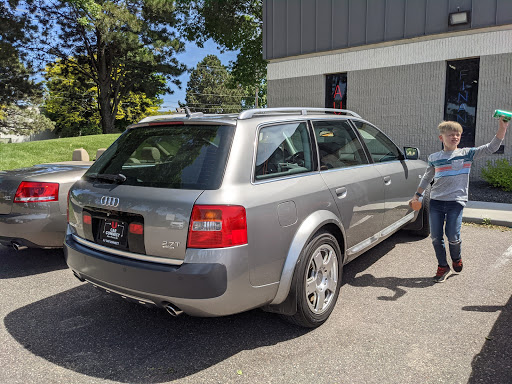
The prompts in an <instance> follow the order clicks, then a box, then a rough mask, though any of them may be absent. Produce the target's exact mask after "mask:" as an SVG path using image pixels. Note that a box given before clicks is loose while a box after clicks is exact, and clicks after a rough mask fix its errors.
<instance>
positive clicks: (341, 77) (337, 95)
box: [325, 73, 347, 109]
mask: <svg viewBox="0 0 512 384" xmlns="http://www.w3.org/2000/svg"><path fill="white" fill-rule="evenodd" d="M325 78H326V83H325V107H326V108H335V109H347V74H346V73H337V74H335V75H327V76H326V77H325Z"/></svg>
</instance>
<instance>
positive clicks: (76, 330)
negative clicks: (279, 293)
mask: <svg viewBox="0 0 512 384" xmlns="http://www.w3.org/2000/svg"><path fill="white" fill-rule="evenodd" d="M4 324H5V327H6V329H7V330H8V332H9V333H10V334H11V335H12V337H13V338H14V339H15V340H16V341H17V342H19V343H20V344H21V345H22V346H23V347H24V348H26V349H27V350H28V351H30V352H32V353H33V354H35V355H36V356H39V357H42V358H44V359H46V360H48V361H50V362H51V363H53V364H56V365H58V366H61V367H64V368H66V369H70V370H73V371H75V372H78V373H81V374H84V375H87V376H90V377H95V378H100V379H106V380H113V381H119V382H130V383H160V382H167V381H172V380H176V379H179V378H183V377H187V376H190V375H193V374H194V373H197V372H199V371H202V370H204V369H207V368H209V367H211V366H214V365H215V364H218V363H219V362H221V361H223V360H225V359H228V358H230V357H232V356H234V355H236V354H237V353H239V352H241V351H244V350H251V349H255V348H259V347H262V346H268V345H274V344H277V343H280V342H282V341H286V340H290V339H293V338H296V337H300V336H302V335H304V334H306V333H307V332H308V331H309V330H307V329H304V328H299V327H296V326H293V325H291V324H288V323H285V322H284V321H282V320H281V319H280V318H279V317H278V316H276V315H273V314H270V313H265V312H263V311H261V310H253V311H249V312H245V313H241V314H238V315H232V316H226V317H221V318H197V317H196V318H195V317H189V316H186V315H182V316H180V317H177V318H175V317H171V316H170V315H169V314H167V313H166V312H165V311H164V310H162V309H156V308H146V307H144V306H142V305H138V304H132V303H129V302H125V301H124V300H122V299H121V298H117V297H114V296H110V295H108V294H105V293H102V292H100V291H98V290H96V289H94V288H93V287H92V286H91V285H88V284H84V285H81V286H79V287H76V288H73V289H70V290H68V291H65V292H63V293H60V294H58V295H55V296H51V297H49V298H46V299H44V300H40V301H38V302H35V303H32V304H30V305H27V306H25V307H22V308H19V309H17V310H15V311H13V312H11V313H9V314H8V315H7V316H6V317H5V319H4ZM234 374H235V375H236V372H235V373H234Z"/></svg>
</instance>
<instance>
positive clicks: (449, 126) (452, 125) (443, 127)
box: [437, 121, 462, 135]
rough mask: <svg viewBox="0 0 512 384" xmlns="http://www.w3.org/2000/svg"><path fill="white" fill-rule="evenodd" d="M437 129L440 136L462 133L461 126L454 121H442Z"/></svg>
mask: <svg viewBox="0 0 512 384" xmlns="http://www.w3.org/2000/svg"><path fill="white" fill-rule="evenodd" d="M437 129H439V133H440V134H441V135H442V134H444V133H447V132H460V133H462V125H460V124H459V123H457V122H456V121H443V122H442V123H441V124H439V126H438V127H437Z"/></svg>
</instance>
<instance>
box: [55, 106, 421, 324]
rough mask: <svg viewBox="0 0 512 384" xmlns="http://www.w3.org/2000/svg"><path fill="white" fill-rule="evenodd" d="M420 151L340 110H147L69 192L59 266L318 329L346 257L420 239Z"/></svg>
mask: <svg viewBox="0 0 512 384" xmlns="http://www.w3.org/2000/svg"><path fill="white" fill-rule="evenodd" d="M418 154H419V153H418V150H417V149H416V148H413V147H407V148H404V149H400V148H399V147H398V146H397V145H395V144H394V143H393V141H391V140H390V139H389V138H388V137H387V136H386V135H385V134H384V133H383V132H381V131H380V130H379V129H378V128H376V127H375V126H374V125H372V124H370V123H369V122H367V121H365V120H364V119H362V118H361V117H360V116H358V115H357V114H355V113H353V112H351V111H347V110H334V109H322V108H268V109H253V110H248V111H244V112H242V113H240V114H239V115H203V114H201V113H193V114H190V113H189V112H188V113H187V114H186V115H170V116H156V117H150V118H146V119H144V120H142V121H141V122H140V123H138V124H135V125H132V126H130V127H129V128H128V129H127V130H126V132H124V133H123V134H122V135H121V136H120V137H119V139H118V140H117V141H116V142H114V143H113V144H112V146H110V147H109V148H108V149H107V151H106V152H105V153H104V154H103V156H101V158H100V159H99V160H97V161H96V162H95V163H94V164H93V165H92V166H91V168H90V169H89V170H88V171H87V172H86V173H85V175H84V176H83V177H82V179H81V180H79V181H77V182H76V183H75V184H74V186H73V187H72V188H71V189H70V193H69V203H68V209H69V212H68V215H69V225H68V229H67V235H66V240H65V244H64V251H65V256H66V260H67V264H68V265H69V267H70V268H71V269H72V271H73V273H74V274H75V276H76V277H77V278H78V279H80V280H81V281H88V282H89V283H91V284H93V285H94V286H96V287H97V288H100V289H103V290H107V291H108V292H111V293H117V294H119V295H120V296H121V297H123V298H125V299H127V300H133V301H136V302H138V303H141V304H144V305H152V306H157V307H162V308H165V309H166V310H167V311H168V312H169V313H170V314H172V315H178V314H180V313H182V312H185V313H187V314H189V315H193V316H223V315H229V314H234V313H238V312H242V311H246V310H249V309H252V308H257V307H261V308H263V309H264V310H266V311H270V312H276V313H279V314H281V315H282V316H283V317H285V318H286V319H288V320H289V321H291V322H292V323H295V324H298V325H301V326H304V327H316V326H319V325H321V324H322V323H323V322H325V320H326V319H327V318H328V317H329V315H330V314H331V312H332V310H333V308H334V306H335V304H336V300H337V298H338V294H339V290H340V286H341V277H342V270H343V265H344V264H346V263H348V262H350V261H351V260H353V259H354V258H356V257H357V256H359V255H361V254H362V253H363V252H364V251H366V250H368V249H369V248H371V247H373V246H374V245H376V244H378V243H379V242H380V241H382V240H383V239H385V238H387V237H388V236H390V235H391V234H393V233H394V232H396V231H398V230H399V229H401V228H403V227H407V228H408V229H411V230H414V231H416V232H417V233H418V234H420V235H422V236H426V235H428V233H429V225H428V215H426V214H424V213H423V211H421V210H420V211H412V210H411V209H410V207H409V205H408V201H409V199H410V198H411V196H412V195H413V194H414V192H415V191H416V188H417V186H418V183H419V180H420V178H421V176H422V174H423V172H424V170H425V168H426V163H425V162H423V161H421V160H418ZM427 205H428V192H427V194H426V197H425V198H424V207H425V206H427Z"/></svg>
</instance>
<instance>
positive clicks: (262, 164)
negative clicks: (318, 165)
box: [254, 122, 313, 180]
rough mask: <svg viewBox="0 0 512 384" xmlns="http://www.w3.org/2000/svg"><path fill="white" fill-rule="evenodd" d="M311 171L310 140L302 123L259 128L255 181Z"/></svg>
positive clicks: (305, 125) (305, 126) (304, 124)
mask: <svg viewBox="0 0 512 384" xmlns="http://www.w3.org/2000/svg"><path fill="white" fill-rule="evenodd" d="M312 170H313V160H312V150H311V139H310V137H309V133H308V128H307V124H306V123H305V122H299V123H287V124H277V125H272V126H269V127H264V128H261V129H260V131H259V132H258V144H257V149H256V166H255V170H254V179H255V180H266V179H272V178H276V177H283V176H288V175H294V174H297V173H303V172H309V171H312Z"/></svg>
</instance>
